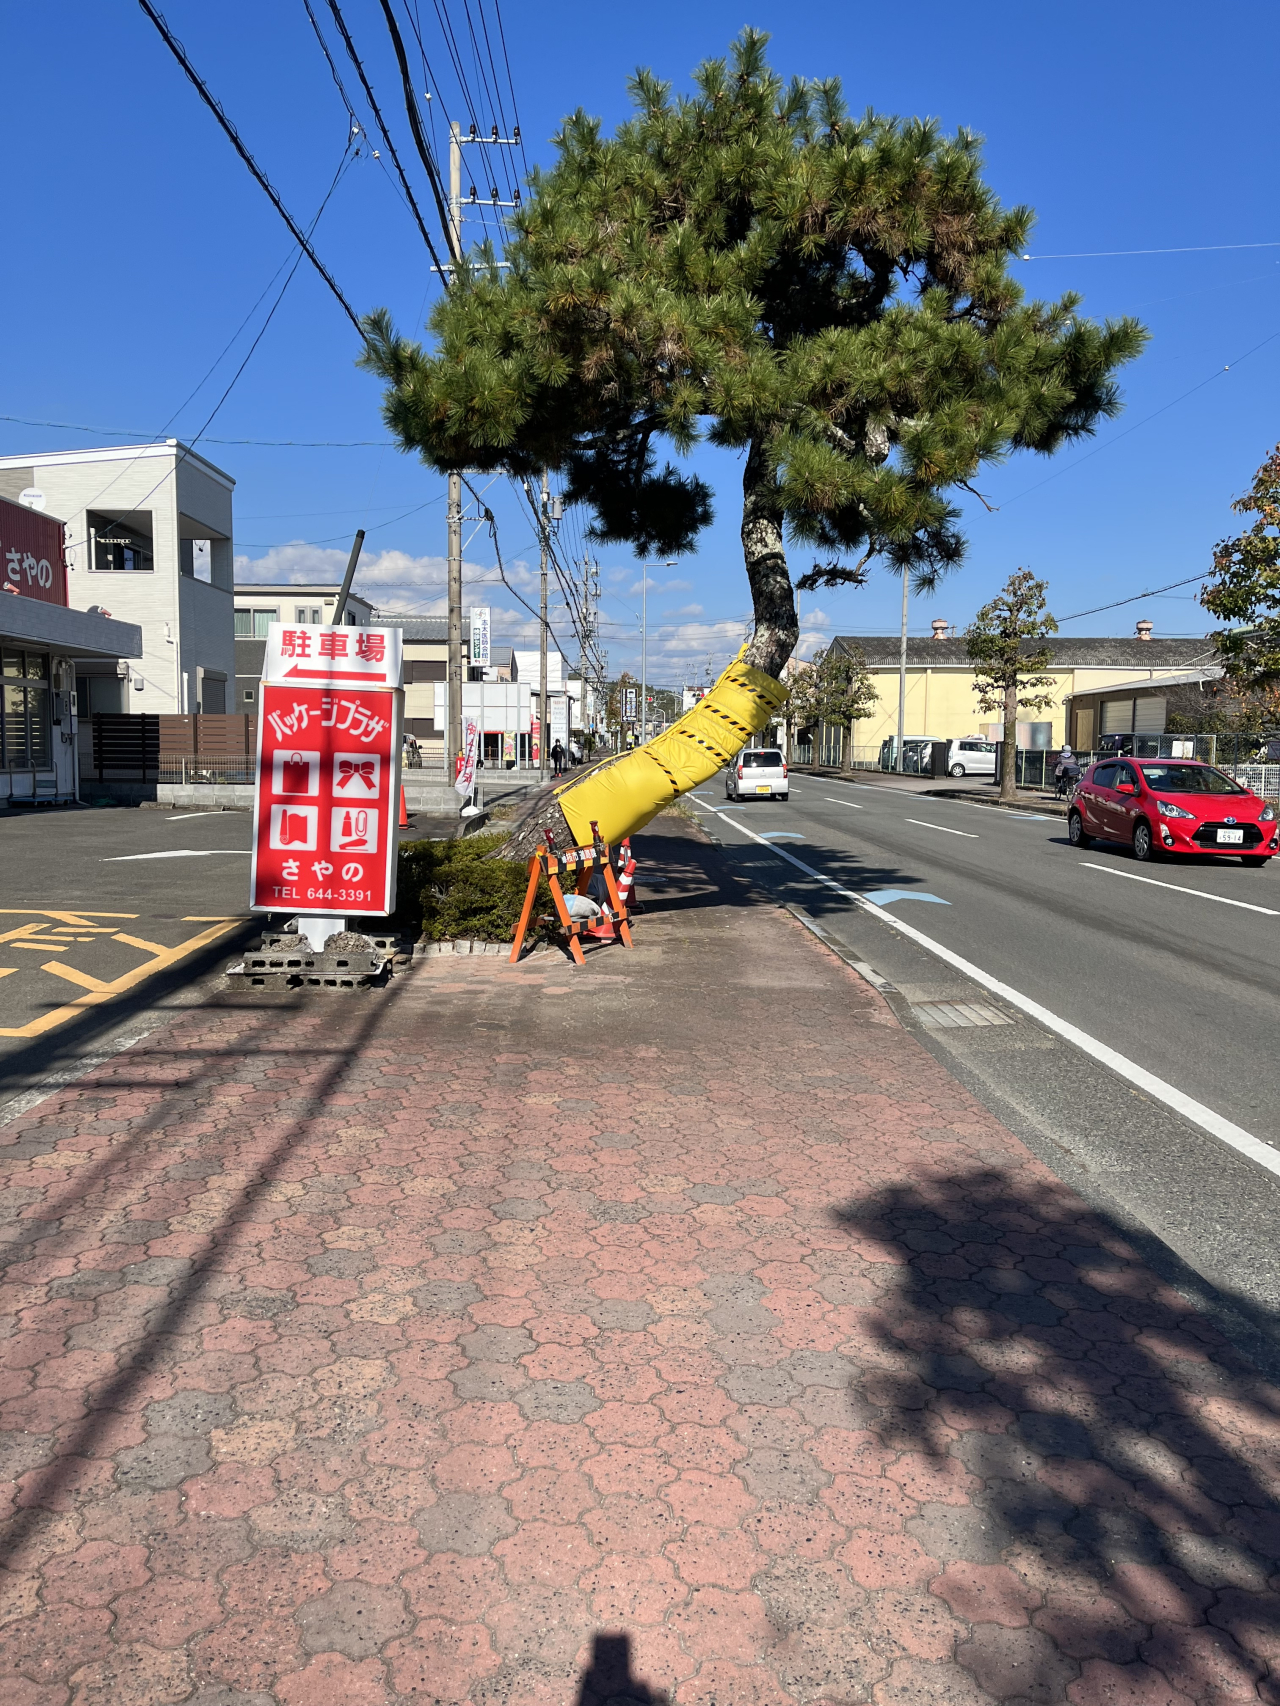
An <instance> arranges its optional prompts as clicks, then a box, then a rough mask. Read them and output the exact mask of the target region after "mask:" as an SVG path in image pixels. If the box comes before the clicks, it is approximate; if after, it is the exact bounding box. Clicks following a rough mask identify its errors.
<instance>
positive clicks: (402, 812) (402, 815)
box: [400, 782, 409, 829]
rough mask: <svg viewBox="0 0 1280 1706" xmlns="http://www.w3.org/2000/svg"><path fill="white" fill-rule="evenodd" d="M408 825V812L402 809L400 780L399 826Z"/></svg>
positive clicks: (402, 784) (402, 794) (406, 826)
mask: <svg viewBox="0 0 1280 1706" xmlns="http://www.w3.org/2000/svg"><path fill="white" fill-rule="evenodd" d="M408 827H409V814H408V812H407V811H406V810H405V809H404V783H403V782H402V783H401V784H400V828H401V829H408Z"/></svg>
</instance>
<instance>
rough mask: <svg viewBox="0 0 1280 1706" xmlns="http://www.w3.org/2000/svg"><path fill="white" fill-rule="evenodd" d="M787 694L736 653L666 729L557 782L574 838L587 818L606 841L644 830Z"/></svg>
mask: <svg viewBox="0 0 1280 1706" xmlns="http://www.w3.org/2000/svg"><path fill="white" fill-rule="evenodd" d="M786 697H787V690H786V688H785V687H784V686H783V685H782V683H781V682H780V681H775V680H774V678H773V677H772V676H771V675H766V674H765V673H764V671H763V670H762V669H753V668H752V667H751V665H750V664H747V663H743V662H742V658H741V654H739V656H738V657H737V658H735V659H734V661H733V662H732V663H731V664H730V665H729V667H728V669H726V670H725V672H724V674H723V675H722V676H721V677H720V679H719V681H717V682H716V684H715V686H714V687H713V688H712V689H711V691H710V693H708V694H707V695H706V697H705V698H704V699H702V700H700V701H699V702H698V704H696V705H695V706H694V707H693V709H692V710H691V711H686V712H685V714H684V716H683V717H681V718H680V720H679V722H677V723H672V725H671V727H670V728H669V729H667V730H666V732H665V733H664V734H660V735H655V736H654V738H653V739H652V740H651V741H649V742H648V743H647V744H646V745H645V746H638V747H634V748H633V749H632V750H631V751H630V752H626V753H623V754H621V755H620V756H619V757H618V758H616V759H614V761H613V762H612V763H611V764H606V765H604V766H603V767H602V768H601V769H599V770H594V771H592V773H591V774H590V775H589V776H584V777H583V779H582V780H581V781H580V782H569V783H567V784H566V786H565V787H563V788H560V789H557V791H556V799H557V801H558V803H559V806H560V809H561V811H562V812H563V813H564V815H565V818H566V820H567V822H568V825H569V828H570V829H571V830H572V831H573V835H574V839H575V840H576V841H577V843H578V845H579V846H583V845H585V844H587V843H589V842H590V840H591V825H592V824H593V823H597V824H599V826H600V833H601V835H603V837H604V839H605V840H606V841H608V842H618V841H621V840H622V838H623V836H624V835H634V834H635V832H636V830H638V829H643V828H644V826H645V824H646V823H648V822H649V820H650V818H652V817H656V816H657V814H658V813H659V812H660V811H661V810H662V808H663V807H664V806H669V805H670V804H671V802H672V800H675V799H679V797H680V795H681V794H687V793H688V791H689V789H690V788H696V787H697V786H698V784H699V783H700V782H709V781H710V780H711V778H712V777H713V776H714V775H715V773H716V771H717V770H719V769H720V768H721V767H722V766H723V765H724V764H726V763H727V762H728V760H729V759H731V758H732V757H733V756H734V755H735V753H737V752H740V751H741V749H742V748H743V747H744V746H745V745H746V743H747V741H748V740H750V738H751V736H752V735H755V734H759V733H760V731H761V729H763V728H766V727H767V726H768V724H769V723H770V721H771V720H772V718H773V717H774V716H775V715H776V713H777V712H778V710H779V708H780V707H781V706H782V704H783V702H784V701H785V699H786Z"/></svg>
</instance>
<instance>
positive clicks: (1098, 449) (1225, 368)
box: [996, 331, 1280, 509]
mask: <svg viewBox="0 0 1280 1706" xmlns="http://www.w3.org/2000/svg"><path fill="white" fill-rule="evenodd" d="M1277 338H1280V331H1276V332H1272V333H1271V334H1270V336H1269V337H1265V338H1263V340H1262V342H1261V343H1257V344H1254V346H1253V348H1252V349H1247V350H1246V351H1245V352H1244V354H1243V355H1238V356H1237V357H1236V358H1235V360H1234V361H1228V362H1224V363H1223V365H1222V366H1221V367H1219V368H1215V369H1214V371H1213V372H1212V373H1211V374H1210V375H1209V377H1208V378H1207V379H1202V380H1200V382H1199V383H1198V384H1196V385H1193V386H1192V387H1191V389H1190V390H1189V391H1184V392H1183V393H1182V395H1181V396H1179V397H1174V398H1173V399H1172V401H1171V402H1168V403H1164V404H1162V405H1161V406H1160V408H1158V409H1154V410H1153V411H1152V412H1151V414H1149V415H1144V416H1143V417H1142V419H1141V420H1140V421H1135V422H1134V423H1133V425H1132V426H1129V427H1126V428H1125V429H1124V431H1123V432H1118V433H1116V435H1115V437H1114V438H1109V439H1107V441H1106V443H1105V444H1098V445H1095V446H1094V448H1093V449H1092V450H1088V451H1086V452H1085V454H1084V455H1083V456H1077V457H1076V459H1075V461H1074V462H1068V463H1067V464H1066V466H1065V467H1062V468H1057V469H1055V470H1054V472H1053V473H1052V474H1046V475H1045V477H1044V479H1043V480H1037V481H1036V483H1035V485H1034V486H1024V487H1023V489H1022V490H1021V491H1020V492H1015V493H1014V494H1013V496H1012V497H1011V498H1006V499H1005V500H1004V502H1003V503H1002V504H998V505H997V506H996V507H997V509H1008V507H1009V505H1010V504H1016V503H1017V502H1018V500H1019V498H1025V497H1027V496H1029V494H1030V493H1032V492H1038V491H1039V490H1040V488H1041V486H1047V485H1048V484H1049V482H1050V480H1059V479H1061V478H1062V476H1063V475H1064V474H1069V473H1070V472H1071V470H1072V469H1073V468H1078V467H1079V466H1080V464H1081V463H1082V462H1088V461H1089V460H1090V458H1091V457H1094V456H1101V454H1102V452H1103V451H1104V450H1110V448H1111V447H1112V445H1113V444H1118V443H1119V442H1120V440H1121V439H1122V438H1128V436H1129V434H1130V433H1131V432H1137V430H1138V428H1139V427H1144V426H1146V425H1147V423H1148V422H1149V421H1154V420H1156V419H1157V418H1158V417H1159V416H1160V415H1164V414H1167V413H1168V412H1169V410H1170V409H1173V408H1176V407H1177V406H1178V404H1179V403H1185V402H1186V400H1187V398H1188V397H1194V396H1195V394H1196V392H1197V391H1203V390H1204V388H1205V386H1206V385H1212V383H1213V381H1214V380H1215V379H1218V378H1220V377H1221V375H1222V374H1224V373H1230V371H1231V369H1232V368H1233V367H1239V365H1240V363H1241V362H1242V361H1247V360H1248V359H1249V357H1250V356H1251V355H1257V353H1258V351H1259V350H1260V349H1265V348H1266V347H1267V345H1268V344H1270V343H1274V342H1275V340H1276V339H1277Z"/></svg>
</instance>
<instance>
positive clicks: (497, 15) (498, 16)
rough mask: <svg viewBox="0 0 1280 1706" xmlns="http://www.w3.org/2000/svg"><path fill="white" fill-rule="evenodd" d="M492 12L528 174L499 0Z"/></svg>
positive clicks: (521, 152)
mask: <svg viewBox="0 0 1280 1706" xmlns="http://www.w3.org/2000/svg"><path fill="white" fill-rule="evenodd" d="M493 12H494V16H495V18H496V19H497V21H498V39H499V41H500V42H501V43H502V61H503V64H504V65H505V66H506V68H507V87H508V89H510V91H511V111H512V113H513V114H514V115H515V121H516V122H515V130H514V131H513V132H512V135H515V133H516V131H519V133H520V136H521V142H520V158H521V159H522V160H523V161H524V169H525V175H526V176H528V172H529V156H528V155H527V154H526V153H525V151H524V141H523V137H524V131H523V130H521V128H520V109H519V107H518V106H517V104H516V85H515V79H514V78H513V77H512V75H511V59H510V56H509V55H508V53H507V32H506V31H505V30H504V29H503V27H502V7H501V5H500V4H499V0H493Z"/></svg>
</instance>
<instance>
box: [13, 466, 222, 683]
mask: <svg viewBox="0 0 1280 1706" xmlns="http://www.w3.org/2000/svg"><path fill="white" fill-rule="evenodd" d="M234 489H235V481H234V480H233V479H232V478H231V476H230V475H229V474H226V473H224V472H223V470H222V469H221V468H217V467H215V466H214V464H213V463H212V462H208V461H206V459H205V458H204V457H203V456H201V455H200V454H199V452H198V451H195V450H191V449H188V447H187V446H186V445H183V444H180V443H179V442H178V440H177V439H173V438H170V439H166V440H165V441H164V442H163V443H161V444H144V445H129V446H117V447H114V448H108V449H105V450H52V451H40V452H33V453H32V454H30V455H22V456H0V496H2V497H7V498H11V499H13V500H15V501H16V500H17V499H19V497H21V498H22V501H23V502H24V503H25V504H27V505H29V506H32V507H35V508H37V509H42V510H47V511H48V512H49V513H50V514H51V515H56V516H61V517H62V518H63V520H64V522H65V525H66V559H67V568H68V575H67V603H68V605H69V606H70V608H71V609H73V610H82V611H92V612H97V613H101V614H105V615H108V616H110V617H113V618H114V619H115V620H116V621H118V622H124V623H128V624H132V625H134V626H136V627H138V628H140V629H141V630H142V655H141V657H136V658H130V659H128V661H127V662H121V663H120V664H119V665H117V664H116V663H114V662H107V661H106V660H103V661H101V662H95V661H93V660H91V659H89V658H85V659H83V660H79V661H77V663H76V682H77V690H78V693H79V696H80V705H79V711H80V715H81V716H89V715H90V714H91V713H92V712H94V711H133V712H139V711H147V712H161V713H178V714H186V713H188V712H194V711H203V712H215V713H216V712H225V711H231V710H235V709H237V707H236V706H234V705H233V704H232V703H231V697H232V692H233V689H234V682H235V640H234V625H233V617H232V604H233V600H232V586H233V569H232V558H233V550H234V547H233V544H232V537H233V522H232V493H233V491H234Z"/></svg>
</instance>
